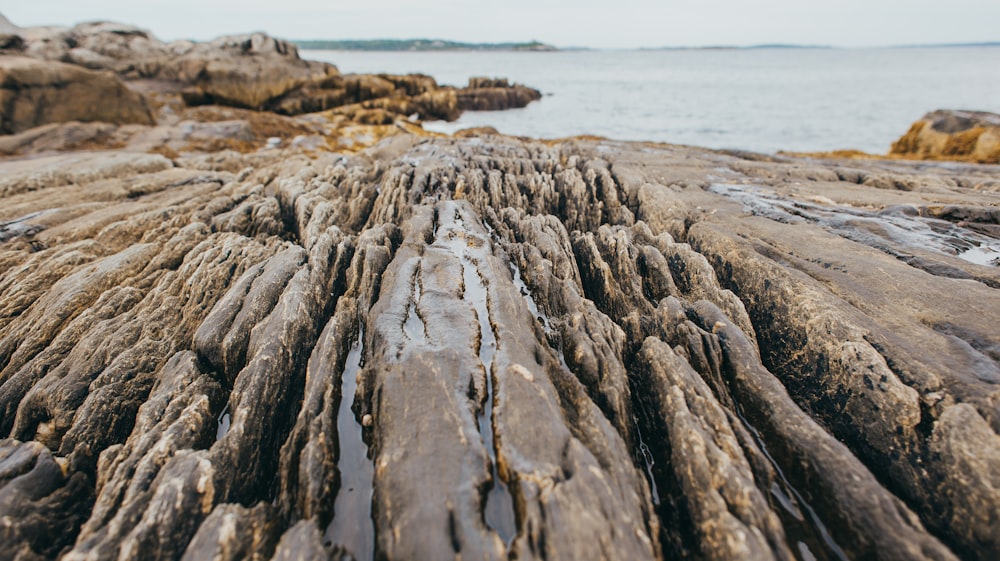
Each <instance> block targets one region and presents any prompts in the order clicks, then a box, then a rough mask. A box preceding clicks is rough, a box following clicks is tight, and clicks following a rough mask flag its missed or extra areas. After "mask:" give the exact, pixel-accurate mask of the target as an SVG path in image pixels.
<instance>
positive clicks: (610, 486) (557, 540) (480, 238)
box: [0, 18, 1000, 561]
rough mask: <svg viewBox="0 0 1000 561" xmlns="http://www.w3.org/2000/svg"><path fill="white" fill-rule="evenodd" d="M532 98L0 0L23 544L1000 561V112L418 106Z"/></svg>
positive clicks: (2, 191)
mask: <svg viewBox="0 0 1000 561" xmlns="http://www.w3.org/2000/svg"><path fill="white" fill-rule="evenodd" d="M539 97H540V95H539V93H538V92H537V91H536V90H533V89H532V88H530V87H528V86H523V85H518V84H510V83H508V82H507V81H506V80H504V79H499V78H472V79H470V81H469V83H468V85H467V86H466V87H458V88H456V87H450V86H441V85H439V84H437V82H436V81H435V80H434V79H433V78H432V77H429V76H423V75H408V76H396V75H345V74H341V73H340V72H339V71H338V70H337V69H336V68H335V67H334V66H332V65H330V64H325V63H318V62H310V61H306V60H303V59H302V58H300V56H299V55H298V52H297V49H296V47H295V46H294V45H293V44H291V43H289V42H286V41H283V40H279V39H275V38H272V37H270V36H268V35H265V34H262V33H257V34H250V35H245V36H230V37H222V38H219V39H217V40H215V41H211V42H205V43H192V42H187V41H181V42H173V43H164V42H161V41H159V40H158V39H156V38H155V37H153V36H152V35H150V34H149V33H148V32H145V31H143V30H141V29H138V28H135V27H132V26H128V25H121V24H115V23H107V22H103V23H90V24H81V25H79V26H76V27H74V28H18V27H15V26H14V25H12V24H10V23H9V22H7V21H6V20H3V19H2V18H0V133H2V134H0V201H2V205H0V559H11V560H14V559H16V560H24V561H27V560H37V559H63V560H67V561H70V560H72V561H77V560H79V561H83V560H92V559H101V560H103V559H133V558H135V559H156V560H181V559H183V560H190V561H195V560H203V559H204V560H209V559H212V560H229V559H232V560H236V559H257V560H276V561H277V560H292V559H336V560H340V559H356V560H373V559H382V560H409V559H415V560H417V559H497V560H499V559H513V558H516V559H546V560H549V561H555V560H559V559H566V560H580V559H606V560H613V559H630V560H642V559H649V560H661V559H677V558H690V559H705V560H733V559H748V560H770V559H778V560H789V561H790V560H793V559H804V560H811V559H818V560H839V559H880V560H917V559H934V560H941V561H944V560H956V559H972V560H979V561H987V560H992V559H996V558H997V554H998V552H1000V436H998V434H1000V328H998V323H997V318H998V317H1000V261H998V258H1000V249H998V240H1000V166H998V165H996V164H997V160H996V159H995V158H996V155H997V151H996V147H997V138H998V137H997V130H998V129H997V122H998V120H1000V116H996V115H989V114H981V113H970V112H954V111H952V112H935V113H931V114H929V115H928V116H927V117H926V118H925V119H924V120H923V121H921V122H920V123H917V124H916V125H914V127H913V129H911V130H910V131H909V132H908V133H906V135H905V136H904V137H903V138H901V139H900V140H899V142H897V143H896V145H895V147H894V148H893V154H891V155H889V156H887V157H883V158H863V159H862V158H852V159H844V158H834V157H816V156H814V157H803V156H793V155H774V156H772V155H764V154H757V153H750V152H736V151H718V150H707V149H701V148H696V147H685V146H676V145H668V144H654V143H646V142H620V141H609V140H604V139H599V138H572V139H563V140H546V141H542V140H533V139H523V138H512V137H507V136H502V135H498V134H496V131H492V130H489V129H478V130H467V131H462V132H461V133H457V134H456V135H454V136H445V135H440V134H435V133H430V132H427V131H425V130H424V129H423V128H422V127H421V122H423V121H425V120H431V119H455V118H456V117H457V116H458V115H459V114H460V113H461V112H462V111H468V110H500V109H508V108H515V107H523V106H525V105H526V104H528V103H531V102H533V101H535V100H538V99H539ZM901 132H902V131H901ZM939 160H948V161H939ZM988 162H992V163H988Z"/></svg>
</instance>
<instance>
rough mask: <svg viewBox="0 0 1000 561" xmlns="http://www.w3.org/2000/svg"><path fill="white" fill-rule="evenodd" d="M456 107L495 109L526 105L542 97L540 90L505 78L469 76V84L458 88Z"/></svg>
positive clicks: (478, 109)
mask: <svg viewBox="0 0 1000 561" xmlns="http://www.w3.org/2000/svg"><path fill="white" fill-rule="evenodd" d="M457 95H458V107H459V109H463V110H470V111H497V110H501V109H516V108H519V107H526V106H527V105H528V104H529V103H531V102H532V101H536V100H539V99H541V98H542V94H541V92H539V91H538V90H536V89H534V88H529V87H527V86H523V85H521V84H513V85H512V84H510V83H508V82H507V80H506V79H505V78H483V77H474V78H469V85H468V86H466V87H465V88H462V89H460V90H458V92H457Z"/></svg>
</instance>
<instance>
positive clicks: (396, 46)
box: [292, 39, 559, 52]
mask: <svg viewBox="0 0 1000 561" xmlns="http://www.w3.org/2000/svg"><path fill="white" fill-rule="evenodd" d="M292 43H295V45H296V46H298V47H299V48H300V49H305V50H330V51H420V52H424V51H527V52H551V51H556V50H559V49H557V48H556V47H554V46H552V45H548V44H545V43H542V42H539V41H529V42H526V43H463V42H460V41H446V40H443V39H362V40H354V39H351V40H326V39H307V40H293V41H292Z"/></svg>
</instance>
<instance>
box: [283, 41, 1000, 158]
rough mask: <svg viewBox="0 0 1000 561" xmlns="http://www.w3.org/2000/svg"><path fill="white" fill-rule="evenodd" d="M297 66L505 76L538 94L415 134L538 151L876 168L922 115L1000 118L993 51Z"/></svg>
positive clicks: (407, 55)
mask: <svg viewBox="0 0 1000 561" xmlns="http://www.w3.org/2000/svg"><path fill="white" fill-rule="evenodd" d="M301 55H302V57H303V58H309V59H314V60H323V61H327V62H331V63H333V64H336V65H337V66H338V67H339V68H340V70H341V72H345V73H348V72H360V73H377V72H388V73H411V72H419V73H424V74H428V75H430V76H433V77H434V78H435V79H437V81H438V83H441V84H450V85H465V84H466V82H467V80H468V78H469V77H470V76H501V77H506V78H509V79H510V80H511V81H516V82H521V83H523V84H526V85H529V86H532V87H535V88H538V89H539V90H541V91H542V92H543V94H544V97H543V98H542V100H541V101H539V102H535V103H532V104H531V105H529V106H528V107H527V108H524V109H516V110H512V111H499V112H466V113H465V114H464V115H463V116H462V117H461V119H459V120H458V121H457V122H454V123H441V122H436V123H426V124H425V127H426V128H429V129H433V130H438V131H443V132H453V131H455V130H458V129H461V128H467V127H475V126H484V125H489V126H493V127H496V129H497V130H499V131H500V132H502V133H506V134H512V135H524V136H532V137H538V138H559V137H565V136H572V135H580V134H591V135H599V136H604V137H608V138H613V139H621V140H652V141H661V142H671V143H677V144H690V145H696V146H705V147H710V148H734V149H743V150H753V151H757V152H776V151H779V150H790V151H825V150H836V149H858V150H864V151H866V152H871V153H876V154H883V153H886V152H888V150H889V146H890V145H891V144H892V142H893V141H894V140H896V139H897V138H899V137H900V136H901V135H903V134H904V133H905V132H906V131H907V129H908V128H909V126H910V124H911V123H913V122H914V121H916V120H917V119H919V118H920V117H921V116H922V115H923V114H924V113H926V112H928V111H932V110H934V109H972V110H981V111H993V112H997V113H1000V47H933V48H883V49H782V48H762V49H692V50H666V51H560V52H547V53H545V52H543V53H535V52H527V53H522V52H363V51H312V50H309V51H307V50H303V51H302V52H301Z"/></svg>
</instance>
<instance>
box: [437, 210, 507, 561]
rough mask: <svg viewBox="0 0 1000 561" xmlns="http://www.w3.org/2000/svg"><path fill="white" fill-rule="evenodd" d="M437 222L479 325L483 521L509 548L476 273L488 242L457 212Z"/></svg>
mask: <svg viewBox="0 0 1000 561" xmlns="http://www.w3.org/2000/svg"><path fill="white" fill-rule="evenodd" d="M441 219H442V220H441V223H440V225H439V227H438V228H436V229H435V231H434V234H435V238H436V239H435V242H434V245H435V246H437V247H440V248H442V249H445V250H447V251H449V252H451V253H452V254H453V255H455V256H456V257H457V258H458V260H459V262H460V263H461V266H462V284H463V292H462V298H463V299H464V300H465V301H466V302H467V303H469V304H470V305H471V306H472V308H473V310H474V312H475V315H476V319H477V321H478V323H479V347H478V355H479V361H480V363H481V364H482V367H483V372H484V376H485V386H486V392H485V394H486V395H485V397H484V399H483V403H482V406H481V407H480V409H479V413H478V414H477V416H476V424H477V426H478V428H479V434H480V437H481V438H482V443H483V447H484V448H485V449H486V453H487V455H488V457H489V461H490V473H491V478H492V482H491V483H490V487H489V491H488V492H487V495H486V504H485V507H484V509H483V521H484V522H485V524H486V526H487V527H489V528H491V529H492V530H494V531H495V532H496V533H497V535H498V536H499V537H500V539H501V540H503V542H504V544H506V545H507V546H508V547H509V546H510V545H511V543H512V542H513V540H514V537H515V536H516V534H517V521H516V518H515V512H514V500H513V497H512V495H511V493H510V489H509V488H508V485H507V482H506V481H504V479H503V477H502V476H501V474H500V469H499V466H498V464H497V451H496V437H495V433H494V425H493V422H494V419H493V402H494V375H495V373H494V371H493V370H494V369H493V359H494V356H495V354H496V351H497V339H496V333H495V332H494V330H493V324H492V321H491V320H490V313H489V304H488V302H487V297H488V293H487V287H486V284H485V283H484V281H483V277H482V275H481V274H480V272H479V265H480V263H484V262H485V261H486V260H487V258H488V257H489V256H490V242H489V240H488V239H483V238H481V237H479V236H476V235H475V234H473V233H472V232H470V231H469V230H468V229H467V227H466V225H465V221H464V220H463V219H462V216H461V213H460V211H459V210H458V209H457V208H456V209H455V210H454V214H451V215H449V214H447V213H445V214H444V215H442V216H441Z"/></svg>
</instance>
